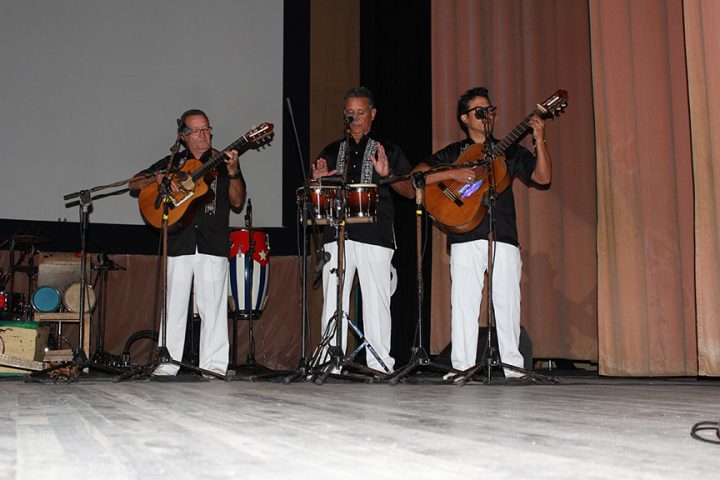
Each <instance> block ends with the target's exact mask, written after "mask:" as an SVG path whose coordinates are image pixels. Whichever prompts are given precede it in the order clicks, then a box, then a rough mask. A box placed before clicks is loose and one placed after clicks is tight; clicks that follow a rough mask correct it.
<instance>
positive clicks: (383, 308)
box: [312, 87, 415, 371]
mask: <svg viewBox="0 0 720 480" xmlns="http://www.w3.org/2000/svg"><path fill="white" fill-rule="evenodd" d="M343 113H344V116H345V123H346V127H347V128H348V130H349V135H347V136H346V137H345V138H343V139H340V140H337V141H335V142H333V143H331V144H330V145H328V146H327V147H325V148H324V149H323V151H322V152H320V154H319V155H318V159H317V160H316V162H315V164H314V165H313V166H312V176H313V179H314V180H317V179H320V178H322V177H326V176H328V175H335V174H337V175H341V176H343V177H344V180H345V184H346V185H348V189H349V191H350V193H349V194H348V196H349V198H350V204H349V207H350V210H349V215H348V220H347V224H348V225H347V229H346V234H347V240H346V241H345V282H344V285H343V293H342V303H343V310H344V312H347V310H348V306H349V305H348V304H349V301H350V290H351V288H352V283H353V282H352V280H353V278H354V276H355V273H356V272H357V274H358V277H359V280H360V289H361V291H362V310H363V325H364V327H365V332H364V333H365V337H366V339H367V340H368V341H369V342H370V345H372V346H373V348H374V349H375V350H376V352H377V354H378V356H379V357H380V359H381V360H382V362H383V363H384V364H385V365H387V367H388V368H389V370H390V371H392V370H393V366H394V364H395V360H394V359H393V358H392V357H391V356H390V334H391V319H390V297H391V294H392V290H391V283H390V281H391V278H390V271H391V269H392V264H391V260H392V256H393V251H394V249H395V247H396V245H395V232H394V229H393V220H394V211H395V209H394V205H393V199H392V195H391V192H390V188H391V187H389V186H387V185H381V186H378V184H379V183H380V180H381V179H382V178H385V177H387V176H389V175H391V174H395V175H404V174H407V173H409V172H410V170H411V166H410V163H409V162H408V160H407V158H406V157H405V154H403V152H402V150H400V147H398V146H397V145H395V144H393V143H391V142H388V141H385V140H383V141H380V140H378V139H377V138H373V137H371V136H370V129H371V127H372V122H373V120H374V119H375V115H376V114H377V110H376V108H375V98H374V97H373V94H372V93H371V92H370V90H368V89H367V88H365V87H359V88H354V89H352V90H350V91H348V92H347V93H346V94H345V108H344V112H343ZM353 187H355V188H353ZM375 188H376V189H377V199H376V198H375V191H374V189H375ZM392 188H393V189H394V190H395V191H396V192H397V193H399V194H400V195H402V196H404V197H407V198H414V196H415V190H414V189H413V187H412V185H411V183H410V182H409V181H405V182H398V183H394V184H392ZM353 193H354V194H356V195H353ZM375 200H377V203H376V205H373V208H372V210H374V212H373V213H374V214H375V218H369V217H368V215H367V214H369V213H370V212H371V209H370V208H369V206H370V203H371V202H372V203H375ZM369 220H375V221H369ZM335 240H336V239H335V229H334V228H331V227H326V228H325V233H324V237H323V242H324V243H325V250H326V252H328V253H330V260H329V262H328V263H326V264H325V266H324V267H323V292H324V295H325V303H324V305H323V313H322V331H325V329H326V327H327V325H328V323H329V321H330V320H331V319H332V317H333V315H334V314H335V311H336V308H337V307H336V302H337V300H336V285H337V278H336V273H335V269H336V268H337V256H338V249H337V243H336V242H335ZM331 272H333V273H331ZM346 318H347V317H346V316H345V314H343V322H342V323H341V325H342V328H343V330H342V331H343V332H347V321H346ZM339 327H340V324H338V328H339ZM332 343H333V344H335V339H333V340H332ZM342 343H343V345H342V349H343V351H345V348H346V346H347V345H346V343H347V338H346V335H343V336H342ZM366 358H367V365H368V367H370V368H373V369H375V370H382V368H381V364H380V363H379V362H378V361H377V359H376V358H375V357H374V356H373V355H370V354H368V355H366Z"/></svg>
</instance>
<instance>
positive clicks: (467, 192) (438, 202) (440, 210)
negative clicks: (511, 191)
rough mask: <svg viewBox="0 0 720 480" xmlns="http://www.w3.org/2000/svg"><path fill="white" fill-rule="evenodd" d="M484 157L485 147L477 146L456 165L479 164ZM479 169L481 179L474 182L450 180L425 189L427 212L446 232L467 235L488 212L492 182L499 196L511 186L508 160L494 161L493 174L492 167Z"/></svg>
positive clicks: (465, 153)
mask: <svg viewBox="0 0 720 480" xmlns="http://www.w3.org/2000/svg"><path fill="white" fill-rule="evenodd" d="M483 155H484V153H483V144H481V143H477V144H474V145H471V146H470V147H469V148H467V149H466V150H465V151H464V152H463V154H462V155H460V157H458V159H457V160H456V161H455V162H454V164H464V163H467V162H472V161H477V160H480V159H482V158H483ZM475 169H476V174H475V178H476V179H477V180H476V181H475V182H474V183H470V184H468V183H462V182H457V181H455V180H452V179H449V180H443V181H441V182H438V183H433V184H430V185H427V187H426V188H425V209H426V210H427V211H428V213H429V214H430V216H431V217H432V218H433V220H435V222H436V223H437V224H438V227H439V228H440V229H441V230H442V231H444V232H446V233H466V232H469V231H471V230H473V229H475V228H477V226H478V225H480V223H481V222H482V221H483V218H485V213H486V212H487V209H486V207H485V205H484V198H485V196H486V195H487V192H488V190H489V188H490V181H491V180H494V182H495V190H496V191H497V192H498V193H500V192H502V191H503V190H505V189H506V188H507V187H508V186H509V185H510V180H511V177H510V175H508V173H507V165H505V157H498V158H496V159H495V160H494V161H493V162H492V175H491V172H490V167H489V166H486V165H481V166H478V167H475Z"/></svg>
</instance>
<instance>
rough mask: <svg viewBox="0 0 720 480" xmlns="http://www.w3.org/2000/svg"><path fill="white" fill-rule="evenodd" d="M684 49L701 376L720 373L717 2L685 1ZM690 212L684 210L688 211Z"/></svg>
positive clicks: (719, 41) (719, 10)
mask: <svg viewBox="0 0 720 480" xmlns="http://www.w3.org/2000/svg"><path fill="white" fill-rule="evenodd" d="M683 5H684V9H683V13H684V18H685V48H686V55H687V72H688V91H689V93H690V95H689V96H690V126H691V137H692V150H693V169H694V181H695V183H694V186H695V243H696V244H695V282H696V308H697V337H698V346H697V348H698V367H699V372H698V373H699V374H700V375H720V295H718V291H720V255H718V252H720V238H718V232H719V231H720V195H718V194H716V193H715V186H716V185H720V168H717V167H716V165H717V163H718V161H720V138H718V134H717V132H718V131H720V56H718V52H717V50H718V46H720V2H717V1H715V0H685V2H683ZM688 215H689V213H688Z"/></svg>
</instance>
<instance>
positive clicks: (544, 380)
mask: <svg viewBox="0 0 720 480" xmlns="http://www.w3.org/2000/svg"><path fill="white" fill-rule="evenodd" d="M494 367H501V368H503V369H508V370H512V371H514V372H517V373H520V374H521V375H520V376H512V377H510V378H506V377H503V379H502V382H498V383H502V384H505V385H516V386H520V385H555V384H557V383H559V380H558V379H557V378H556V377H548V376H546V375H541V374H539V373H535V372H533V371H530V370H526V369H524V368H521V367H516V366H515V365H510V364H507V363H503V362H498V361H495V360H492V359H488V360H486V361H484V362H481V363H479V364H477V365H475V366H473V367H470V368H468V369H467V370H464V371H463V372H461V373H460V375H458V376H457V377H455V378H453V379H452V382H453V383H454V384H455V385H457V386H458V387H462V386H464V385H465V384H467V383H468V382H470V381H472V380H475V379H476V377H477V376H478V374H479V373H481V372H483V371H484V373H485V377H484V378H483V379H482V380H481V381H482V382H483V383H484V384H486V385H487V384H490V383H492V381H493V380H492V369H493V368H494Z"/></svg>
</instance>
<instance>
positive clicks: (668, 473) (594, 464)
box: [0, 375, 720, 480]
mask: <svg viewBox="0 0 720 480" xmlns="http://www.w3.org/2000/svg"><path fill="white" fill-rule="evenodd" d="M426 378H427V377H426ZM188 379H189V378H188ZM560 382H561V383H560V384H558V385H529V386H509V385H484V384H481V383H470V384H468V385H466V386H464V387H457V386H453V385H437V384H432V383H424V382H423V383H422V384H400V385H397V386H389V385H386V384H354V383H346V382H341V381H333V380H330V381H329V382H328V383H326V384H325V385H321V386H318V385H315V384H312V383H294V384H291V385H283V384H281V383H272V382H244V381H233V382H223V381H220V380H212V381H201V382H200V381H183V382H172V383H166V382H153V381H147V380H144V381H136V382H130V383H113V381H112V378H111V377H98V376H94V375H90V376H86V377H82V378H81V379H80V381H79V382H77V383H73V384H52V383H46V384H30V383H24V382H23V381H22V380H8V379H4V380H2V381H0V478H1V479H10V478H17V479H31V478H32V479H35V478H42V479H53V478H88V479H89V478H99V479H103V480H110V479H135V478H137V479H152V478H202V479H210V478H263V479H288V478H290V479H305V478H307V479H310V478H332V477H334V476H338V477H339V478H363V479H376V478H383V479H385V478H387V479H401V478H402V479H407V478H413V479H443V480H444V479H448V478H463V479H465V478H493V479H498V478H508V479H513V480H518V479H526V478H533V479H535V478H548V479H557V478H573V479H574V478H583V479H588V478H598V479H607V478H616V479H624V478H642V479H656V478H657V479H666V478H667V479H680V478H694V479H695V478H708V479H709V478H718V475H720V474H719V473H718V472H720V445H712V444H708V443H704V442H700V441H697V440H694V439H692V438H691V437H690V429H691V427H692V426H693V425H694V424H695V423H697V422H700V421H714V422H717V421H719V420H720V408H719V406H720V382H718V381H715V380H696V379H680V380H677V379H673V380H663V379H652V380H648V379H609V378H598V377H582V378H576V377H560Z"/></svg>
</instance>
